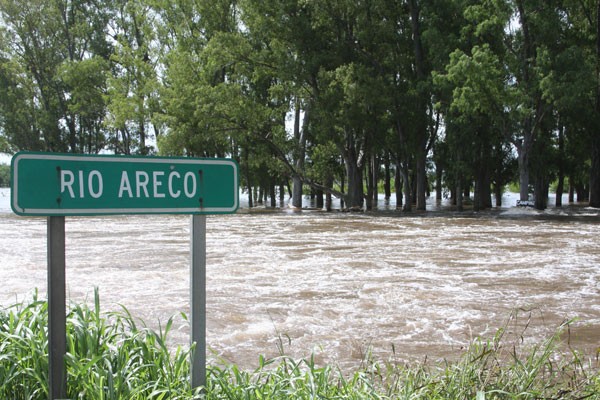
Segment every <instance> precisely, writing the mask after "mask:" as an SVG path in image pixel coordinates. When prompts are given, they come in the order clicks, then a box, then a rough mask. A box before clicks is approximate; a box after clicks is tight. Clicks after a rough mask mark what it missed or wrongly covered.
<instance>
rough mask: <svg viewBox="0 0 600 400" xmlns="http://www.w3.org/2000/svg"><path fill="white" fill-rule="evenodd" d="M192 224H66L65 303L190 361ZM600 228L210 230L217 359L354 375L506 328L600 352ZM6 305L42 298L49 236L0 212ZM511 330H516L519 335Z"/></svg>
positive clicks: (338, 216) (0, 293)
mask: <svg viewBox="0 0 600 400" xmlns="http://www.w3.org/2000/svg"><path fill="white" fill-rule="evenodd" d="M189 223H190V217H189V216H114V217H113V216H110V217H86V218H79V217H71V218H67V223H66V234H67V254H66V256H67V296H68V298H69V301H72V302H81V301H86V302H89V303H90V304H93V292H94V288H95V287H97V288H98V289H99V292H100V299H101V303H102V309H103V311H109V310H118V309H119V308H120V307H121V305H122V306H124V307H126V308H127V309H129V311H131V313H132V314H133V315H135V316H136V317H139V318H141V319H142V320H144V321H145V322H146V323H147V324H148V325H149V326H151V327H154V328H156V327H158V326H159V323H160V324H161V325H163V326H164V324H165V322H166V321H167V320H168V318H169V317H171V316H174V320H175V323H174V328H173V332H172V333H171V341H172V342H173V344H174V345H176V344H182V345H186V344H187V341H188V340H189V339H188V338H189V330H188V327H187V323H186V322H185V321H184V320H183V319H182V318H181V316H180V313H181V312H184V313H187V312H188V302H189ZM599 229H600V215H599V213H598V210H593V209H588V208H585V207H581V206H580V207H566V208H564V209H560V210H556V209H549V210H548V211H546V212H544V213H537V212H533V211H524V210H521V209H515V208H503V209H497V210H494V211H490V212H486V213H472V212H467V213H464V214H456V213H450V212H446V211H433V212H428V213H421V214H419V213H413V214H412V215H409V216H406V215H403V214H401V213H394V212H391V211H380V212H376V213H364V214H348V213H339V212H334V213H325V212H319V211H302V212H290V211H286V210H277V211H265V210H263V211H260V210H259V211H248V210H247V209H242V210H241V211H240V212H239V213H238V214H236V215H225V216H210V217H209V218H208V222H207V230H208V233H207V254H208V255H207V264H208V265H207V323H208V332H207V342H208V346H209V348H210V349H211V356H210V358H211V359H212V360H213V361H212V362H216V360H215V359H216V358H223V359H226V360H228V361H231V362H235V363H238V364H240V365H241V366H242V367H245V368H252V367H255V366H256V365H257V362H258V356H259V354H263V355H265V356H267V357H271V356H276V355H278V354H279V353H280V352H281V351H283V352H285V354H288V355H291V356H293V357H296V358H299V357H308V356H310V355H311V354H314V355H315V356H316V359H317V361H319V362H330V363H337V364H339V365H340V366H341V367H342V368H344V369H353V368H356V367H358V366H359V365H360V363H361V360H362V359H363V358H364V357H365V354H367V353H368V352H370V353H372V354H373V356H374V357H375V358H377V359H381V360H388V359H394V360H396V361H420V360H424V359H425V357H427V358H428V359H429V360H432V359H442V358H453V357H456V356H458V355H459V354H460V353H461V351H462V349H464V348H465V347H466V346H467V345H468V343H469V342H470V341H471V340H473V339H474V338H476V337H486V338H487V337H492V336H493V335H494V334H495V333H496V331H497V329H498V328H500V327H503V326H505V325H506V326H507V327H508V331H510V332H511V334H513V335H514V336H515V338H517V339H515V340H520V341H522V342H527V341H529V342H531V343H536V342H539V341H540V340H542V339H543V338H547V337H548V336H549V335H551V334H553V333H554V332H555V331H556V329H557V328H558V327H559V326H560V324H561V323H562V322H564V321H567V320H571V319H575V321H574V322H573V323H572V325H571V329H570V335H569V336H568V337H566V336H565V338H566V339H568V340H569V341H570V343H571V345H572V346H574V347H576V348H577V349H580V350H581V351H583V352H584V353H586V354H588V355H590V357H593V356H594V354H595V352H596V349H598V347H600V236H599V233H600V230H599ZM0 282H2V285H1V287H0V305H1V306H2V307H6V306H8V305H10V304H13V303H15V302H20V301H28V300H29V299H31V296H32V293H33V291H34V289H35V288H37V289H38V290H39V293H40V296H44V295H45V291H46V220H45V219H44V218H26V217H18V216H15V215H14V214H12V213H11V212H10V210H9V208H7V206H6V202H5V204H4V207H0ZM507 321H508V323H507Z"/></svg>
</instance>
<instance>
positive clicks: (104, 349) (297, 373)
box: [0, 296, 600, 400]
mask: <svg viewBox="0 0 600 400" xmlns="http://www.w3.org/2000/svg"><path fill="white" fill-rule="evenodd" d="M94 304H95V306H94V307H92V308H89V307H88V306H87V305H85V304H83V305H72V306H71V309H70V313H69V316H68V318H67V332H68V339H67V344H68V345H67V347H68V350H67V355H66V364H67V373H68V379H67V395H68V397H69V398H85V399H88V400H94V399H122V398H127V399H130V400H135V399H165V398H169V399H191V398H203V399H231V400H237V399H249V400H252V399H263V400H266V399H282V398H294V399H313V398H327V399H334V398H335V399H399V398H410V399H415V400H417V399H438V398H439V399H457V400H458V399H460V400H462V399H477V400H485V399H504V398H518V399H527V398H549V399H550V398H551V399H582V398H586V399H599V398H600V375H599V372H598V371H599V370H598V361H597V357H596V359H595V360H594V359H593V358H586V357H584V356H582V355H581V354H580V353H577V352H576V351H574V350H572V349H570V347H569V346H568V332H569V323H568V322H566V323H564V324H563V325H562V326H561V327H559V328H558V329H557V331H556V332H555V333H554V334H552V335H551V336H549V337H547V338H545V339H544V340H541V341H539V342H536V343H534V344H532V345H530V346H523V339H524V337H525V335H526V334H527V331H526V330H524V331H522V332H520V336H521V337H519V338H517V340H516V341H515V340H513V339H511V335H510V333H509V330H510V329H511V326H510V325H506V326H504V327H502V328H500V329H499V330H497V331H496V333H495V335H493V336H492V337H489V338H485V339H484V338H481V339H477V340H475V341H473V342H472V343H470V344H469V346H468V347H467V348H465V349H464V350H463V351H461V352H460V354H457V357H456V360H455V361H447V362H430V361H426V360H424V361H423V362H420V363H411V364H406V363H403V362H398V361H397V360H395V359H394V358H390V359H388V360H377V359H374V358H372V357H371V355H370V354H369V353H366V354H365V355H364V359H363V360H362V362H361V364H360V366H358V367H357V368H356V369H355V370H354V371H352V372H342V371H341V370H340V369H339V368H338V366H336V365H334V364H325V365H323V364H320V363H318V362H316V361H315V359H314V357H310V358H307V359H300V360H296V359H294V358H292V357H289V356H287V355H285V354H284V353H283V352H282V353H281V354H280V355H278V356H276V357H273V358H265V357H263V356H257V362H256V364H255V367H254V368H252V369H250V370H247V369H244V368H240V367H239V366H237V365H235V364H230V363H227V362H223V360H221V362H216V363H212V364H211V365H209V366H208V376H207V387H206V388H205V390H204V393H203V394H201V395H200V394H198V392H196V394H195V395H194V393H193V391H192V390H191V388H190V385H189V349H186V348H181V347H179V348H177V349H176V350H172V349H170V348H169V347H168V346H167V345H166V343H167V337H168V335H169V332H170V330H171V328H172V325H171V321H169V322H167V323H166V324H165V325H164V327H163V328H162V330H160V331H158V332H157V331H153V330H151V329H147V328H145V325H144V324H143V323H141V322H140V321H139V320H137V319H135V318H134V317H132V316H131V314H130V313H129V312H128V311H127V310H122V311H120V312H112V313H110V314H107V315H105V314H103V313H102V312H101V310H100V306H99V304H100V301H99V298H98V296H96V297H95V301H94ZM46 322H47V305H46V303H45V302H43V301H37V299H35V298H34V300H33V301H32V302H30V303H23V304H20V305H17V306H14V307H11V308H9V309H7V310H2V311H0V344H1V346H2V357H1V358H0V397H2V398H11V399H14V400H19V399H34V400H35V399H46V398H47V392H48V388H47V382H46V380H47V379H46V377H47V363H46V360H47V341H46V340H44V335H45V333H44V329H45V325H46ZM282 350H283V348H282Z"/></svg>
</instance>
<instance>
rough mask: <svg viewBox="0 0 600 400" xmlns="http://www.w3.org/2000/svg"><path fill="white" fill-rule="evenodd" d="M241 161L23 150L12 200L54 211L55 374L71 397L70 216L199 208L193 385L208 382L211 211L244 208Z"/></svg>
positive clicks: (51, 318)
mask: <svg viewBox="0 0 600 400" xmlns="http://www.w3.org/2000/svg"><path fill="white" fill-rule="evenodd" d="M238 169H239V168H238V165H237V163H236V162H235V161H234V160H230V159H197V158H173V157H171V158H166V157H121V156H98V155H82V154H55V153H29V152H21V153H17V154H15V156H13V158H12V160H11V183H12V186H11V203H10V204H11V207H12V209H13V211H14V212H15V213H16V214H18V215H29V216H47V217H48V357H49V360H48V361H49V366H48V379H49V390H50V398H51V399H60V398H65V397H66V394H67V373H66V368H65V354H66V349H67V339H66V300H65V297H66V296H65V216H67V215H69V216H70V215H73V216H85V215H115V214H192V218H191V227H190V250H191V251H190V252H191V262H190V303H191V309H190V324H191V330H192V332H191V343H192V344H195V348H194V350H193V351H192V353H191V354H192V357H191V360H190V362H191V368H190V378H191V379H190V381H191V386H192V390H193V389H195V388H197V387H201V386H206V215H207V214H229V213H234V212H236V211H237V209H238V207H239V173H238Z"/></svg>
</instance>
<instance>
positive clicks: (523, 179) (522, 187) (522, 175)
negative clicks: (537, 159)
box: [517, 146, 529, 201]
mask: <svg viewBox="0 0 600 400" xmlns="http://www.w3.org/2000/svg"><path fill="white" fill-rule="evenodd" d="M517 153H518V162H519V200H521V201H527V200H529V154H528V151H526V149H525V148H524V146H517Z"/></svg>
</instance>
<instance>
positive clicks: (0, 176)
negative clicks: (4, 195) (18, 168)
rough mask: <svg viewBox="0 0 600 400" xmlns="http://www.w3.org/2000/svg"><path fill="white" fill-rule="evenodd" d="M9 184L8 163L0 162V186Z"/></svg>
mask: <svg viewBox="0 0 600 400" xmlns="http://www.w3.org/2000/svg"><path fill="white" fill-rule="evenodd" d="M9 186H10V165H5V164H0V187H9Z"/></svg>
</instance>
